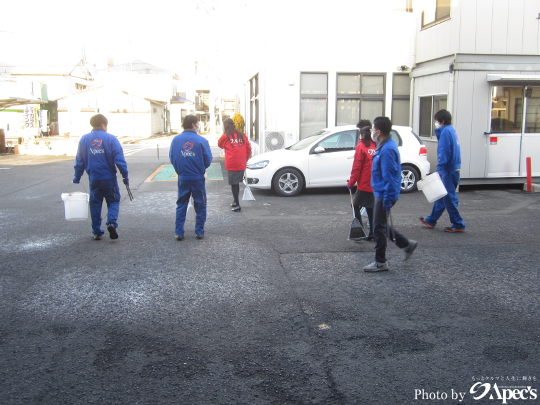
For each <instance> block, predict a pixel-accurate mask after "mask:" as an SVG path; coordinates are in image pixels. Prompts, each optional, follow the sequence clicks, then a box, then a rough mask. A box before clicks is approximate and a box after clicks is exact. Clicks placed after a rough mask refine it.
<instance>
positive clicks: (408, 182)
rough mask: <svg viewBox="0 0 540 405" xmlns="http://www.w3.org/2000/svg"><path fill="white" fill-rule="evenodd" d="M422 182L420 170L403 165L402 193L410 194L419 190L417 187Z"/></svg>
mask: <svg viewBox="0 0 540 405" xmlns="http://www.w3.org/2000/svg"><path fill="white" fill-rule="evenodd" d="M419 180H420V175H419V174H418V170H416V169H415V168H414V167H412V166H408V165H403V166H402V167H401V192H402V193H410V192H412V191H415V190H417V187H416V185H417V184H418V181H419Z"/></svg>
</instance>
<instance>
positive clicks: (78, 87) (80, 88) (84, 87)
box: [75, 83, 86, 90]
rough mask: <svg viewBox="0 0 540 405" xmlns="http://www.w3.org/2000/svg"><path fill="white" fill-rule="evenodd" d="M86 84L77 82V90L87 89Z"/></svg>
mask: <svg viewBox="0 0 540 405" xmlns="http://www.w3.org/2000/svg"><path fill="white" fill-rule="evenodd" d="M85 89H86V86H85V85H84V84H80V83H75V90H85Z"/></svg>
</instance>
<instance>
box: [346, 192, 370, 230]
mask: <svg viewBox="0 0 540 405" xmlns="http://www.w3.org/2000/svg"><path fill="white" fill-rule="evenodd" d="M349 194H350V196H351V208H352V215H353V220H352V223H351V230H350V231H349V240H351V239H358V238H363V237H365V236H367V235H366V231H364V227H363V226H362V223H361V222H360V221H359V220H358V218H356V216H355V215H354V204H353V199H352V191H351V190H350V189H349Z"/></svg>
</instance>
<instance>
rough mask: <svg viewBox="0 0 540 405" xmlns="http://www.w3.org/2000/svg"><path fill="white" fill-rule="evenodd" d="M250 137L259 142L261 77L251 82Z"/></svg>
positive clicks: (252, 79) (256, 76)
mask: <svg viewBox="0 0 540 405" xmlns="http://www.w3.org/2000/svg"><path fill="white" fill-rule="evenodd" d="M249 137H250V139H251V140H252V141H255V142H259V75H258V74H257V75H255V76H253V77H252V78H251V80H250V81H249Z"/></svg>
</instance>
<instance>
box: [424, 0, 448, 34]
mask: <svg viewBox="0 0 540 405" xmlns="http://www.w3.org/2000/svg"><path fill="white" fill-rule="evenodd" d="M430 1H434V2H435V18H434V20H433V21H431V22H429V23H424V21H425V12H426V10H425V8H424V9H422V28H421V29H422V30H423V29H427V28H430V27H433V26H434V25H437V24H440V23H442V22H444V21H448V20H449V19H451V18H452V0H430ZM439 1H448V15H445V16H442V17H440V18H439V19H437V8H438V7H441V6H440V5H439V4H438V3H439Z"/></svg>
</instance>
